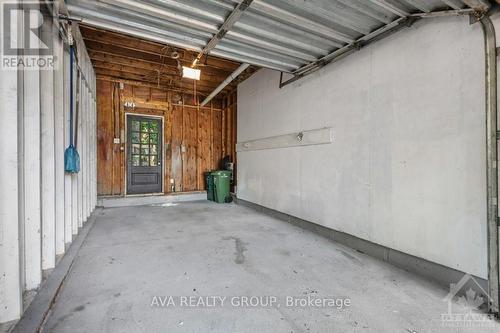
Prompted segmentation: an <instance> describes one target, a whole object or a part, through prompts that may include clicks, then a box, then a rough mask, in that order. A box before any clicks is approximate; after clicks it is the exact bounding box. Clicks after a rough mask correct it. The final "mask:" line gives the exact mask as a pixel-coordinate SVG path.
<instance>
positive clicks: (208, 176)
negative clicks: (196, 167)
mask: <svg viewBox="0 0 500 333" xmlns="http://www.w3.org/2000/svg"><path fill="white" fill-rule="evenodd" d="M205 184H206V188H207V200H210V201H215V198H214V177H213V175H212V172H205Z"/></svg>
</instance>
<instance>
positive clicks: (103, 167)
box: [97, 81, 113, 195]
mask: <svg viewBox="0 0 500 333" xmlns="http://www.w3.org/2000/svg"><path fill="white" fill-rule="evenodd" d="M111 92H112V90H111V82H109V81H97V109H98V112H97V193H99V194H100V195H110V194H112V189H113V183H112V178H111V177H110V175H109V173H110V172H109V171H110V170H112V168H113V114H112V107H111Z"/></svg>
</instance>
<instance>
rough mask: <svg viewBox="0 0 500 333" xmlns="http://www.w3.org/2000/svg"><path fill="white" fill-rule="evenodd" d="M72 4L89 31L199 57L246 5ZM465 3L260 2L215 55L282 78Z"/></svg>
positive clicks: (172, 1) (199, 0)
mask: <svg viewBox="0 0 500 333" xmlns="http://www.w3.org/2000/svg"><path fill="white" fill-rule="evenodd" d="M474 1H478V2H479V3H483V4H484V3H486V1H485V0H474ZM66 2H67V5H68V9H69V11H70V13H71V15H72V16H75V17H81V18H83V22H84V23H86V24H89V25H94V26H97V27H100V28H104V29H110V30H115V31H120V32H125V33H128V34H132V35H136V36H139V37H143V38H146V39H151V40H155V41H159V42H162V43H167V44H171V45H174V46H179V47H183V48H187V49H191V50H197V51H198V50H201V49H203V47H204V46H205V45H206V44H207V42H208V41H209V40H210V39H211V38H212V37H213V36H214V34H216V33H217V32H218V30H219V27H220V26H221V25H222V24H223V23H224V21H225V19H226V18H227V17H228V16H229V15H230V13H231V11H232V10H233V9H234V8H235V6H236V5H237V4H238V3H239V2H240V1H239V0H148V1H137V0H98V1H95V0H94V1H91V0H66ZM466 2H467V0H307V1H305V0H254V1H253V2H252V3H251V4H250V7H249V8H248V9H247V10H246V11H244V12H243V14H242V16H241V17H240V18H239V19H238V21H237V22H236V23H235V24H234V26H232V27H231V28H230V29H229V31H228V32H227V33H226V34H225V35H224V37H223V38H222V39H221V40H220V41H219V42H218V44H217V45H216V46H215V48H214V49H212V51H211V52H210V54H212V55H215V56H219V57H223V58H228V59H231V60H236V61H240V62H246V63H250V64H253V65H257V66H261V67H267V68H273V69H276V70H280V71H284V72H289V73H295V74H298V73H304V72H305V71H308V70H311V69H312V68H314V67H315V66H316V67H318V64H319V63H321V62H326V61H328V60H329V59H331V58H332V57H335V55H336V53H337V54H338V53H339V52H343V50H344V49H346V48H348V47H350V46H353V47H354V46H356V43H359V42H363V41H368V39H371V38H374V37H376V36H377V35H379V33H383V32H384V31H385V30H389V29H392V28H394V27H396V26H398V25H399V24H401V23H404V21H405V20H407V19H408V18H409V17H411V16H413V15H420V14H425V13H432V12H440V11H448V10H463V9H465V10H467V8H468V7H467V5H466V4H465V3H466ZM468 3H470V1H469V2H468Z"/></svg>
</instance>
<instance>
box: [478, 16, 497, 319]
mask: <svg viewBox="0 0 500 333" xmlns="http://www.w3.org/2000/svg"><path fill="white" fill-rule="evenodd" d="M480 22H481V27H482V28H483V34H484V49H485V87H486V96H485V97H486V191H487V192H486V199H487V223H488V227H487V229H488V230H487V232H488V294H489V296H490V299H489V302H488V305H489V306H488V308H489V311H490V312H492V313H495V314H497V315H498V310H499V305H498V304H499V298H500V294H499V269H498V251H499V248H498V170H497V162H498V161H497V66H496V63H497V56H496V37H495V27H494V26H493V23H492V22H491V19H490V17H489V16H487V15H485V16H484V17H483V18H481V20H480Z"/></svg>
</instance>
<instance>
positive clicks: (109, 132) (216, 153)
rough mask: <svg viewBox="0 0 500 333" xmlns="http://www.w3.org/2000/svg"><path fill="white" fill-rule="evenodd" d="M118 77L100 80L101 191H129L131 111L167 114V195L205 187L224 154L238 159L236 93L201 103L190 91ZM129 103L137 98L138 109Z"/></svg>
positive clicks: (165, 131) (99, 156) (98, 180)
mask: <svg viewBox="0 0 500 333" xmlns="http://www.w3.org/2000/svg"><path fill="white" fill-rule="evenodd" d="M118 81H119V80H116V81H113V80H98V81H97V96H98V98H97V105H98V110H97V118H98V128H97V133H98V135H97V140H98V141H97V144H98V160H97V168H98V174H97V176H98V179H97V186H98V189H97V191H98V194H99V195H106V196H121V195H124V194H125V175H126V163H125V162H126V161H125V158H126V155H125V139H126V132H125V121H126V119H125V115H126V113H135V114H143V115H158V116H163V117H164V128H163V133H164V170H165V174H164V189H165V193H170V192H173V191H175V192H190V191H201V190H204V189H205V181H204V172H205V171H209V170H215V169H217V168H218V166H219V163H220V160H221V159H222V158H223V156H226V155H230V156H231V158H232V159H233V161H234V159H235V157H236V153H235V143H236V94H235V93H234V94H231V95H230V96H228V97H225V98H223V99H218V100H214V101H212V102H211V103H209V105H207V106H206V107H198V106H196V101H195V99H194V98H193V95H190V94H182V93H178V92H172V91H168V90H161V89H157V88H152V87H150V86H142V85H132V84H130V83H129V82H127V83H123V82H122V83H120V82H118ZM126 101H134V103H135V104H136V107H135V108H134V109H129V108H126V107H124V102H126ZM114 138H119V139H120V143H114V142H113V141H114V140H113V139H114ZM183 147H184V148H183ZM235 179H236V178H235ZM171 180H173V183H172V182H171Z"/></svg>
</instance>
